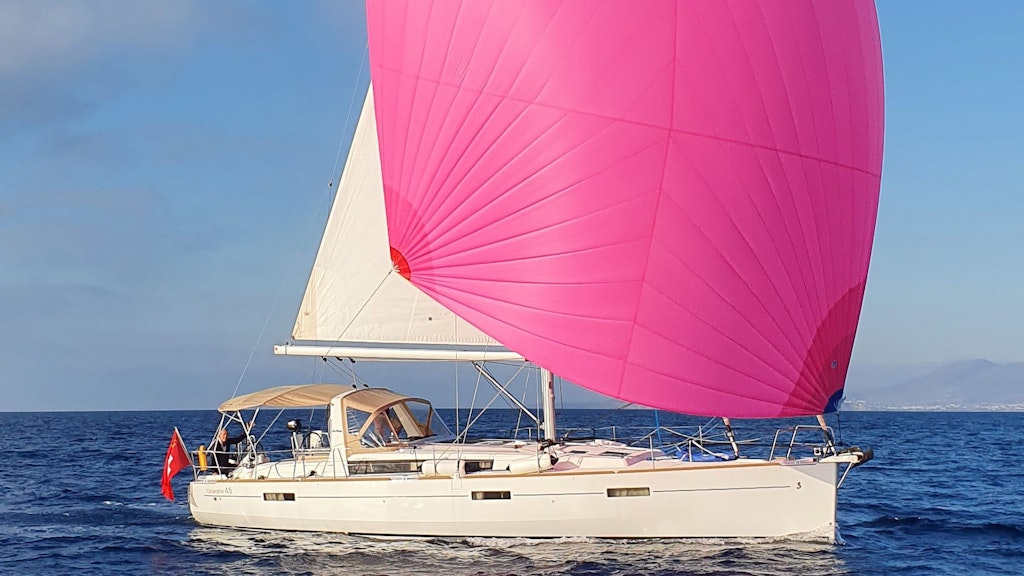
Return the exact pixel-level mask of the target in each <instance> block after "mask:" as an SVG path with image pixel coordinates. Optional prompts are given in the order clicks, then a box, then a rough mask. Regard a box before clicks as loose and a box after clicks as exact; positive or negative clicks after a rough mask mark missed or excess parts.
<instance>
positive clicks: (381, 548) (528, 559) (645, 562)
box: [187, 527, 850, 576]
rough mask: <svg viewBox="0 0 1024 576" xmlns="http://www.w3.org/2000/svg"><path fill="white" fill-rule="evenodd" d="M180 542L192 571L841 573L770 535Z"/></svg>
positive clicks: (814, 546) (816, 550)
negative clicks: (749, 569) (191, 558)
mask: <svg viewBox="0 0 1024 576" xmlns="http://www.w3.org/2000/svg"><path fill="white" fill-rule="evenodd" d="M187 546H188V547H190V548H192V549H193V550H194V551H195V552H196V553H197V563H198V565H197V566H196V569H197V571H199V572H200V573H201V572H202V565H203V564H206V563H207V562H209V564H210V567H211V568H213V565H216V566H217V567H218V572H221V573H245V574H298V573H302V574H310V573H312V574H326V575H334V574H338V575H340V574H391V575H407V576H418V575H427V574H430V575H433V574H437V573H439V571H441V570H442V568H441V567H443V571H444V573H445V574H446V575H448V576H462V575H477V574H536V573H543V574H576V573H580V572H585V573H587V574H637V573H643V574H657V573H668V574H707V573H722V572H723V571H724V572H733V571H735V570H737V569H738V568H739V567H740V566H756V567H757V574H763V575H768V576H771V575H780V576H782V575H790V574H804V575H812V576H813V575H825V574H828V575H833V574H848V573H850V572H849V570H847V568H846V567H845V563H844V561H843V559H842V558H840V557H838V556H837V555H836V554H834V550H835V548H834V547H833V546H832V545H830V544H828V543H825V542H822V541H821V538H820V536H818V535H809V537H808V539H807V540H801V539H799V538H796V539H794V538H787V539H782V540H776V539H771V540H768V539H759V540H749V539H722V538H705V539H693V540H689V539H688V540H669V539H651V540H602V539H592V538H559V539H530V538H422V539H408V538H406V539H380V538H366V537H361V536H347V535H344V534H323V533H312V532H268V531H256V530H237V529H226V528H215V527H197V528H194V529H193V530H191V532H190V533H189V539H188V542H187Z"/></svg>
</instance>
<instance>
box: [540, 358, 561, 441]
mask: <svg viewBox="0 0 1024 576" xmlns="http://www.w3.org/2000/svg"><path fill="white" fill-rule="evenodd" d="M540 381H541V386H543V388H544V412H543V414H542V418H544V421H543V422H542V427H543V432H544V439H545V440H551V441H554V440H555V439H556V436H557V432H556V431H555V378H554V375H553V374H551V371H550V370H548V369H547V368H541V369H540Z"/></svg>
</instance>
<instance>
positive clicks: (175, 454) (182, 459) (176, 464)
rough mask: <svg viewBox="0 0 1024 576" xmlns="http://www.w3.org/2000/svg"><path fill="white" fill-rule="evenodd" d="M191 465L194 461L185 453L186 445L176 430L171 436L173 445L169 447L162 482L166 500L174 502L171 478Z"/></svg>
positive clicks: (161, 486)
mask: <svg viewBox="0 0 1024 576" xmlns="http://www.w3.org/2000/svg"><path fill="white" fill-rule="evenodd" d="M191 464H192V460H190V459H189V457H188V452H186V451H185V443H184V442H183V441H182V440H181V434H179V433H178V429H177V428H175V429H174V433H173V434H171V444H170V446H168V447H167V456H165V457H164V476H163V479H161V481H160V491H161V492H163V495H164V498H167V499H168V500H170V501H172V502H173V501H174V488H172V487H171V478H174V475H175V474H177V473H178V472H181V470H182V469H183V468H185V467H186V466H190V465H191Z"/></svg>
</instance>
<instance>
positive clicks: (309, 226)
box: [231, 44, 369, 398]
mask: <svg viewBox="0 0 1024 576" xmlns="http://www.w3.org/2000/svg"><path fill="white" fill-rule="evenodd" d="M368 50H369V44H367V45H366V46H364V47H363V58H362V60H360V62H359V72H358V73H357V75H356V79H357V82H356V84H355V86H358V85H359V82H358V78H359V77H360V76H361V75H362V73H363V64H364V62H365V61H366V55H367V52H368ZM355 90H356V87H353V95H352V97H351V99H350V100H349V111H348V115H347V116H346V118H345V127H346V128H347V127H348V125H349V123H350V121H351V116H352V108H353V103H354V101H355V94H356V93H355ZM342 141H344V138H343V139H342ZM340 157H341V143H340V142H339V144H338V156H337V157H336V158H335V160H334V168H332V169H331V184H332V185H330V186H328V192H330V190H331V189H332V188H333V178H334V173H335V172H336V171H337V168H338V162H339V159H340ZM319 212H320V211H319V209H318V210H316V212H315V213H319ZM314 221H315V218H310V220H309V222H308V224H307V225H306V232H305V233H304V234H303V236H302V242H301V243H300V244H299V245H300V246H302V245H304V244H305V243H306V240H307V239H308V238H309V235H310V232H311V230H312V229H313V223H314ZM286 277H287V275H284V274H282V275H281V284H280V288H279V289H278V290H277V296H276V297H275V298H274V303H273V304H272V305H271V306H270V313H269V314H267V318H266V320H264V321H263V328H262V329H260V333H259V336H258V337H257V338H256V342H255V343H254V344H253V346H252V350H250V351H249V358H248V359H247V360H246V362H245V366H244V367H243V368H242V373H241V374H239V375H238V381H237V382H235V389H234V390H232V392H231V398H234V397H235V396H236V395H237V394H238V389H239V388H240V387H241V386H242V381H243V380H245V375H246V373H247V372H248V371H249V366H250V365H252V359H253V357H254V356H255V355H256V349H257V348H259V346H260V344H261V343H262V342H263V336H264V335H265V334H266V331H267V326H268V325H270V319H271V318H272V317H273V316H274V312H275V311H276V310H277V304H278V302H280V300H281V293H282V292H283V291H284V287H285V278H286Z"/></svg>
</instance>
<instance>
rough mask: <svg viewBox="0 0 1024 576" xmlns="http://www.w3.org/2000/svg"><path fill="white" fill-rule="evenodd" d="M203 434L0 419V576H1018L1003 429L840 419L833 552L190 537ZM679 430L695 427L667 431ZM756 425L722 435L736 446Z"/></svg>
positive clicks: (705, 543) (957, 422)
mask: <svg viewBox="0 0 1024 576" xmlns="http://www.w3.org/2000/svg"><path fill="white" fill-rule="evenodd" d="M442 412H444V411H442ZM448 417H449V418H448V419H449V422H451V418H450V417H451V411H449V412H448ZM654 417H655V415H654V413H652V412H650V411H645V410H623V411H618V412H611V413H609V412H606V411H594V410H563V411H562V412H561V413H560V422H562V423H564V424H566V425H569V426H578V425H582V424H583V423H584V422H588V421H591V422H592V421H599V422H598V424H599V425H600V426H612V425H614V426H633V425H646V426H653V424H654ZM514 418H515V416H514V413H511V412H510V411H502V410H499V411H495V412H493V413H488V415H487V416H486V417H485V418H484V419H483V420H481V421H480V423H479V424H478V426H479V427H480V429H481V430H483V431H484V432H487V433H494V432H496V431H503V430H505V429H507V427H509V426H511V425H513V424H514ZM658 418H659V423H660V424H661V425H663V426H666V425H676V424H680V423H683V422H681V420H683V419H682V418H681V417H676V416H673V415H668V414H665V413H660V414H658ZM217 422H218V416H217V414H216V413H215V412H205V411H191V412H182V411H176V412H98V413H0V452H2V455H3V458H2V460H0V462H2V465H0V519H2V521H0V574H22V575H30V574H76V575H89V574H133V575H135V574H290V575H297V574H311V575H319V574H328V575H334V574H389V575H391V574H394V575H428V574H444V575H445V576H461V575H470V574H472V575H476V574H481V575H491V574H587V575H625V574H643V575H668V574H744V575H748V574H749V575H759V576H760V575H776V574H778V575H783V574H785V575H790V574H800V575H819V574H820V575H824V574H851V575H852V574H887V575H893V574H913V575H919V574H949V575H953V574H955V575H958V576H963V575H968V574H1024V472H1022V467H1021V464H1020V454H1021V446H1022V445H1024V414H1021V413H896V412H845V413H843V414H842V417H841V436H842V440H843V441H845V442H846V443H848V444H857V445H860V446H871V447H873V448H874V451H875V459H874V460H873V461H871V462H869V463H867V464H866V465H864V466H861V467H859V468H857V469H855V470H854V471H853V472H852V473H851V474H850V476H849V477H848V478H847V480H846V483H845V484H844V485H843V487H842V489H841V490H840V498H839V533H840V535H841V537H842V540H843V543H842V544H838V545H828V544H822V543H814V542H801V541H788V540H784V541H753V540H748V541H745V540H722V539H707V540H699V541H679V540H653V541H604V540H590V539H578V538H574V539H562V540H529V539H496V538H460V539H429V540H392V541H382V540H374V539H368V538H361V537H351V536H343V535H325V534H315V533H272V532H256V531H238V530H226V529H218V528H206V527H201V526H198V525H197V524H196V523H195V522H193V521H192V519H191V518H190V516H189V511H188V505H187V497H186V485H187V483H188V480H189V479H190V476H191V474H190V473H189V471H187V470H186V471H183V472H182V473H181V474H179V475H178V476H177V478H176V479H175V489H176V490H175V491H176V494H177V497H178V498H177V501H176V502H169V501H167V500H165V499H164V498H163V497H162V496H161V495H160V471H161V464H162V461H163V457H164V453H165V451H166V449H167V444H168V441H169V440H170V435H171V430H172V428H173V427H174V426H178V428H179V429H180V430H181V433H182V436H183V437H184V439H185V442H186V445H187V446H188V447H190V448H195V447H196V446H197V445H198V444H200V443H203V442H205V441H208V439H209V438H210V437H211V435H212V433H213V429H214V427H215V426H216V425H217ZM694 422H697V423H703V422H704V421H703V420H701V421H699V422H698V421H697V420H693V419H688V420H686V421H685V423H694ZM832 423H833V424H835V423H834V422H832ZM766 425H767V424H765V423H763V422H761V423H748V422H739V423H736V428H737V431H738V433H739V434H740V436H750V435H751V434H754V435H758V434H760V433H761V432H760V431H761V430H762V428H763V427H765V426H766ZM767 438H768V441H769V442H770V440H771V436H768V437H767ZM666 513H670V512H669V511H666Z"/></svg>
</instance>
